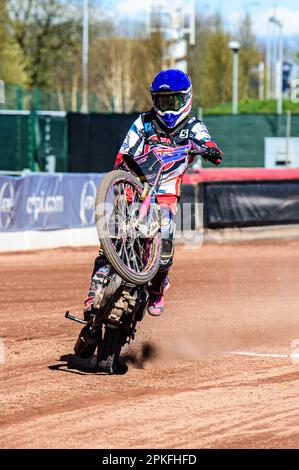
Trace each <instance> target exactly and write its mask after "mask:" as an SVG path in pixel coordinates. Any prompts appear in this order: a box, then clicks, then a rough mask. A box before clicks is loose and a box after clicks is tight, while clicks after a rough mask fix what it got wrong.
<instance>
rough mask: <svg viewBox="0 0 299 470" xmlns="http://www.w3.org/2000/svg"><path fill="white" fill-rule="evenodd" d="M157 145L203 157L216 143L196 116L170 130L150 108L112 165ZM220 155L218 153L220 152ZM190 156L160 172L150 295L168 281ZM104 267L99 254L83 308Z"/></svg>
mask: <svg viewBox="0 0 299 470" xmlns="http://www.w3.org/2000/svg"><path fill="white" fill-rule="evenodd" d="M157 144H161V145H162V146H165V145H167V146H171V147H187V148H189V149H190V150H192V151H193V152H194V153H198V154H203V156H205V152H206V149H207V148H216V149H217V150H218V148H217V146H216V144H215V143H214V142H213V141H212V140H211V136H210V135H209V132H208V130H207V128H206V126H205V124H204V123H203V122H202V121H199V120H198V119H197V118H196V117H193V116H188V117H187V118H186V119H185V120H184V121H183V122H182V123H181V124H179V125H178V126H177V127H176V128H175V129H172V130H171V131H170V130H167V128H163V127H162V125H161V123H160V122H158V121H157V119H156V116H155V113H154V111H153V110H151V111H149V112H146V113H143V114H140V116H139V117H138V118H137V119H136V121H135V122H134V123H133V124H132V126H131V128H130V129H129V131H128V133H127V135H126V137H125V139H124V142H123V144H122V146H121V148H120V150H119V153H118V154H117V157H116V161H115V168H121V169H125V165H124V162H123V155H125V154H129V155H131V156H132V157H136V156H138V155H142V154H145V153H147V152H148V151H149V150H150V147H152V146H153V145H157ZM220 155H222V153H221V152H220ZM220 155H218V157H217V158H215V159H214V160H213V158H209V157H208V156H207V159H208V160H210V161H212V163H215V164H218V163H220V161H221V157H220ZM193 159H194V157H191V156H188V155H186V159H184V160H180V161H178V162H176V163H172V164H171V165H169V168H168V169H167V168H166V170H165V171H163V177H162V183H161V185H160V187H159V191H158V196H157V199H158V203H159V205H160V208H161V219H162V228H161V229H162V232H163V234H162V256H161V265H160V268H159V270H158V272H157V274H156V276H155V277H154V279H153V280H152V281H151V285H150V287H149V292H150V294H151V293H152V294H154V295H159V294H162V292H163V290H164V287H165V286H166V284H167V283H168V273H169V269H170V266H171V265H172V262H173V254H174V249H173V239H174V229H175V224H174V215H175V213H176V208H177V202H178V199H179V197H180V192H181V182H182V178H183V175H184V173H185V172H186V170H187V168H188V165H189V164H190V163H191V162H192V161H193ZM108 270H109V267H108V266H107V261H106V259H105V257H104V256H103V254H101V255H100V256H99V257H97V258H96V260H95V266H94V270H93V275H92V281H91V285H90V290H89V293H88V297H87V299H86V300H85V311H88V310H90V309H91V308H92V301H93V298H94V295H95V292H96V290H97V288H98V286H99V283H100V282H103V280H104V279H105V277H106V275H107V272H108Z"/></svg>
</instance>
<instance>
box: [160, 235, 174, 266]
mask: <svg viewBox="0 0 299 470" xmlns="http://www.w3.org/2000/svg"><path fill="white" fill-rule="evenodd" d="M173 253H174V247H173V241H172V240H162V250H161V261H160V266H161V267H164V268H170V266H171V265H172V262H173Z"/></svg>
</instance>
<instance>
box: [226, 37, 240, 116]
mask: <svg viewBox="0 0 299 470" xmlns="http://www.w3.org/2000/svg"><path fill="white" fill-rule="evenodd" d="M228 47H229V48H230V49H231V50H232V51H233V95H232V111H233V114H238V79H239V49H240V43H239V42H238V41H230V42H229V44H228Z"/></svg>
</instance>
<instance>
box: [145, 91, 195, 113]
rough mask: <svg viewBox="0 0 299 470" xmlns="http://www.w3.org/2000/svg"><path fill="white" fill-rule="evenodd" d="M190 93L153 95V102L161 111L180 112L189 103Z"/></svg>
mask: <svg viewBox="0 0 299 470" xmlns="http://www.w3.org/2000/svg"><path fill="white" fill-rule="evenodd" d="M189 97H190V94H189V93H184V94H183V93H175V94H166V93H163V94H162V93H161V94H158V93H157V94H153V101H154V105H155V106H156V108H158V109H159V110H160V111H178V110H179V109H181V108H182V107H183V106H184V105H185V104H186V103H187V101H188V99H189Z"/></svg>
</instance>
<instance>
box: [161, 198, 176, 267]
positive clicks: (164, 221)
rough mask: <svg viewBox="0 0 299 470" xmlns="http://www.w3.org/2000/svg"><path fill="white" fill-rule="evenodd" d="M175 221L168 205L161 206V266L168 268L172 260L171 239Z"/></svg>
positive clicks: (172, 248)
mask: <svg viewBox="0 0 299 470" xmlns="http://www.w3.org/2000/svg"><path fill="white" fill-rule="evenodd" d="M174 231H175V222H174V216H173V212H172V211H171V210H170V209H169V208H168V207H162V208H161V237H162V253H161V267H165V268H169V267H170V266H171V265H172V261H173V252H174V247H173V239H174Z"/></svg>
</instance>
